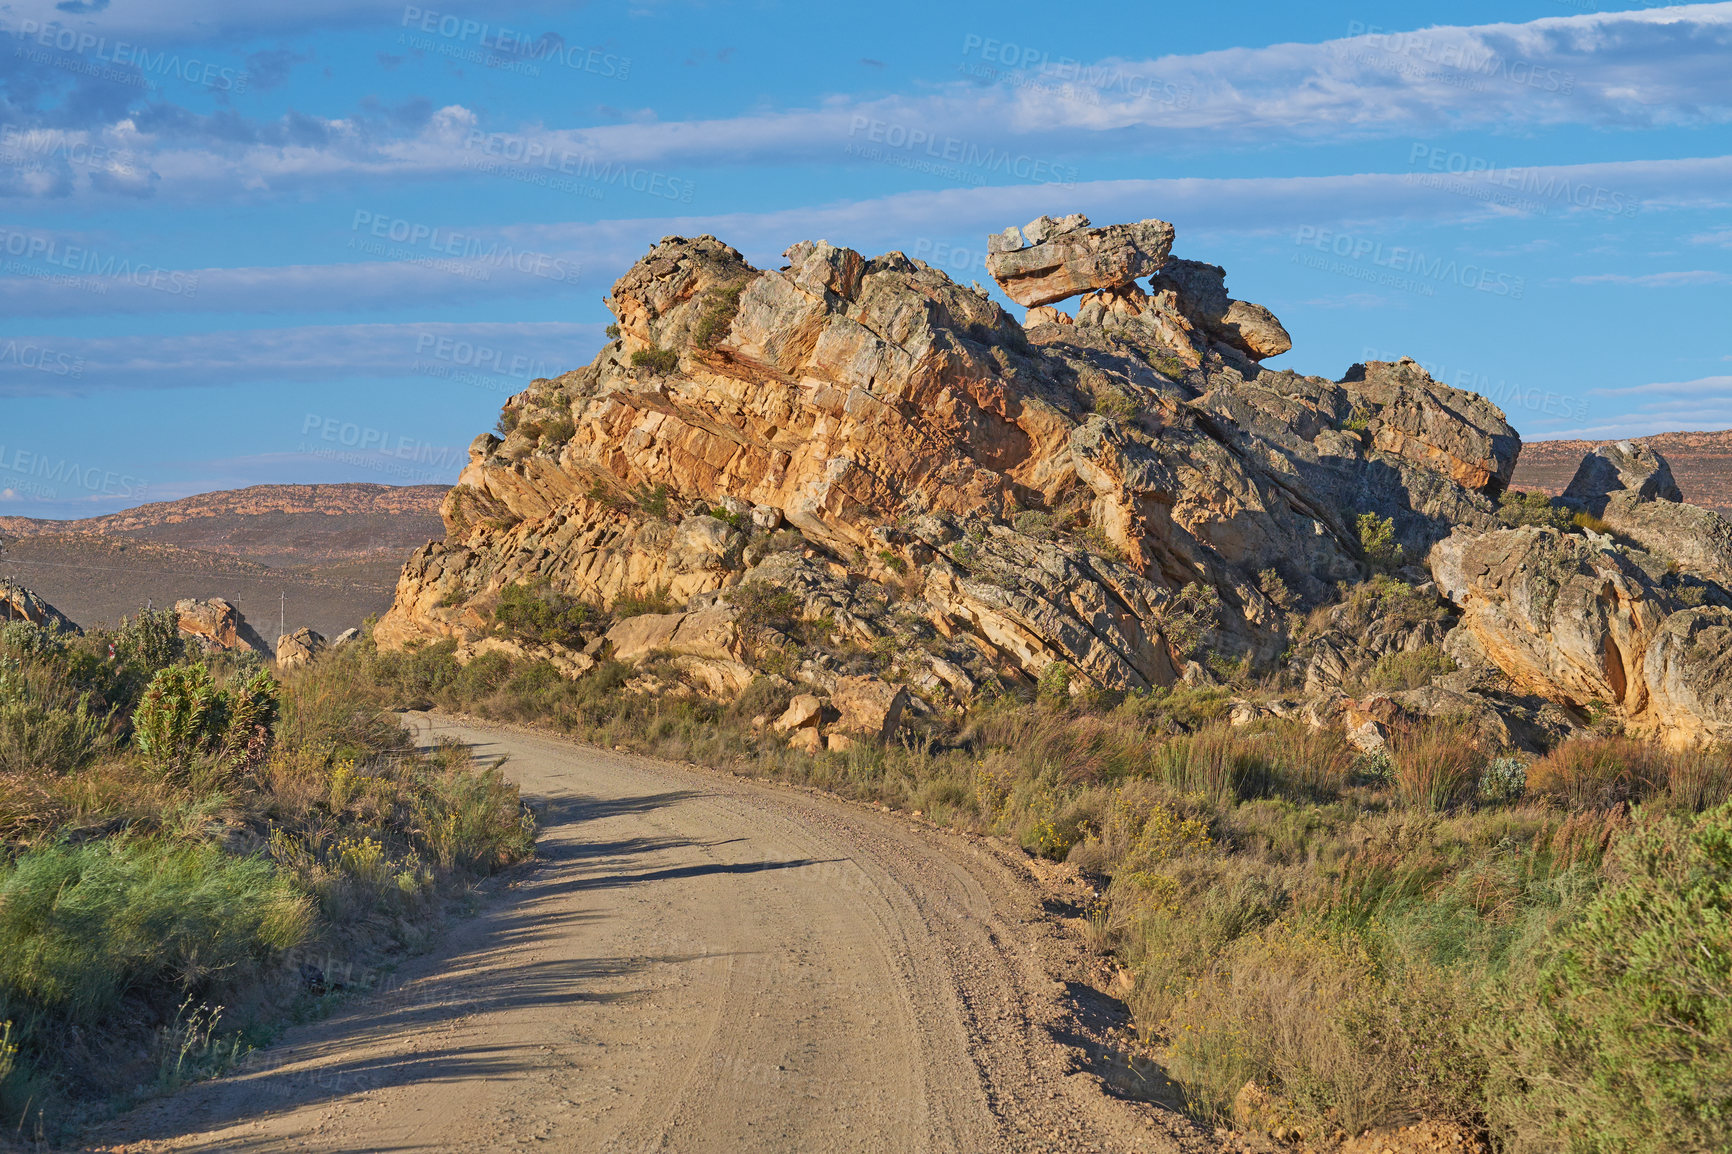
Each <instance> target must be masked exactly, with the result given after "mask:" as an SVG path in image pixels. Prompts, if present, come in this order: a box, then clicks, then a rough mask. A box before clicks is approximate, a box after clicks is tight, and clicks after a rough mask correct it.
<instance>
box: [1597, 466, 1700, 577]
mask: <svg viewBox="0 0 1732 1154" xmlns="http://www.w3.org/2000/svg"><path fill="white" fill-rule="evenodd" d="M1656 455H1658V454H1656ZM1594 504H1597V505H1598V507H1599V512H1598V516H1599V517H1600V519H1601V520H1603V521H1604V522H1605V523H1606V524H1607V525H1608V526H1610V527H1611V529H1612V531H1613V532H1614V533H1617V534H1618V535H1619V536H1622V537H1625V538H1628V539H1629V540H1631V541H1634V542H1635V543H1636V544H1637V545H1639V546H1641V547H1642V549H1643V550H1645V551H1646V552H1649V553H1654V554H1657V555H1659V556H1662V557H1665V558H1668V559H1669V560H1672V561H1675V562H1677V563H1678V566H1679V568H1680V569H1682V570H1684V571H1685V572H1688V573H1694V574H1698V575H1700V576H1702V577H1705V578H1707V579H1708V580H1709V581H1712V582H1714V583H1716V584H1719V585H1721V586H1723V587H1725V588H1728V589H1732V521H1728V520H1727V519H1726V518H1725V517H1723V516H1722V515H1721V514H1719V513H1718V512H1716V511H1715V510H1713V509H1704V508H1702V507H1701V506H1699V505H1691V504H1687V503H1684V502H1679V501H1671V500H1665V499H1661V500H1642V499H1640V498H1639V496H1638V494H1637V492H1636V491H1622V492H1613V493H1611V494H1609V495H1608V496H1607V497H1606V499H1605V500H1604V501H1603V502H1594Z"/></svg>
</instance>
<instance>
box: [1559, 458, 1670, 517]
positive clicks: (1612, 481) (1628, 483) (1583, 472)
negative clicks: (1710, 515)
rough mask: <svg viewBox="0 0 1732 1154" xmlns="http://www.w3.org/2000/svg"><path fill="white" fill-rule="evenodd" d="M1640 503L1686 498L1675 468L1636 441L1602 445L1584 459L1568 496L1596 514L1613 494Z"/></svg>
mask: <svg viewBox="0 0 1732 1154" xmlns="http://www.w3.org/2000/svg"><path fill="white" fill-rule="evenodd" d="M1613 495H1619V496H1625V495H1627V496H1628V497H1630V498H1632V499H1634V500H1635V501H1637V502H1647V501H1682V500H1683V499H1684V495H1683V494H1682V493H1680V492H1679V491H1678V482H1677V481H1675V480H1673V479H1672V467H1671V466H1670V465H1668V464H1667V463H1666V458H1665V457H1663V456H1661V455H1660V454H1659V453H1658V452H1657V451H1656V450H1654V449H1653V448H1652V447H1651V446H1648V445H1643V444H1637V443H1635V442H1632V441H1618V442H1616V443H1614V444H1610V445H1602V446H1600V447H1599V448H1597V449H1595V450H1594V451H1593V452H1591V453H1589V454H1588V455H1587V456H1585V457H1583V458H1582V463H1581V464H1580V465H1579V466H1577V468H1576V475H1575V476H1574V477H1572V478H1571V479H1570V483H1569V486H1568V487H1567V488H1565V489H1564V499H1565V500H1566V501H1569V502H1571V503H1572V504H1578V505H1580V506H1581V507H1582V508H1584V509H1586V510H1587V511H1588V512H1590V513H1593V514H1595V515H1596V516H1597V515H1598V514H1599V513H1600V512H1601V511H1602V510H1603V509H1604V508H1605V506H1606V503H1607V501H1608V500H1609V499H1610V498H1611V497H1612V496H1613Z"/></svg>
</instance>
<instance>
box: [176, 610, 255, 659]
mask: <svg viewBox="0 0 1732 1154" xmlns="http://www.w3.org/2000/svg"><path fill="white" fill-rule="evenodd" d="M174 611H175V614H176V616H177V617H178V618H179V619H180V632H181V636H182V637H184V638H185V639H186V640H187V641H190V642H191V643H192V644H194V645H196V646H198V648H199V649H201V650H202V651H204V652H205V653H233V652H237V651H240V650H251V651H252V652H254V653H261V654H268V653H269V652H270V650H269V649H268V648H266V646H265V641H264V638H262V637H260V636H259V635H258V633H257V631H255V630H254V629H253V627H252V626H251V625H249V624H248V623H247V619H246V618H245V617H243V616H242V615H241V611H240V610H239V609H236V608H235V607H234V606H233V605H230V604H229V603H228V602H227V601H225V600H224V599H223V598H221V597H212V598H211V599H210V600H208V601H201V600H199V599H197V598H193V597H188V598H185V599H183V600H180V601H176V602H175V603H174Z"/></svg>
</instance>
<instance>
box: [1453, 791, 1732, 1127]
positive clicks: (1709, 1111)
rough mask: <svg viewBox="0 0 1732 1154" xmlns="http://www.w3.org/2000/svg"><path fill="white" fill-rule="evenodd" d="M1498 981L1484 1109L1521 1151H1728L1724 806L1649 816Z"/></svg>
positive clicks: (1731, 1049) (1729, 835)
mask: <svg viewBox="0 0 1732 1154" xmlns="http://www.w3.org/2000/svg"><path fill="white" fill-rule="evenodd" d="M1607 869H1608V872H1609V873H1610V875H1611V877H1612V878H1613V881H1612V883H1611V884H1610V885H1608V886H1607V887H1606V888H1605V889H1604V890H1602V891H1601V893H1600V894H1599V896H1597V897H1596V898H1595V899H1594V900H1593V901H1592V902H1590V903H1589V904H1588V906H1587V909H1586V911H1585V912H1584V913H1583V915H1582V917H1580V918H1579V919H1577V920H1576V921H1574V922H1573V923H1572V924H1570V925H1567V926H1566V927H1564V928H1563V929H1562V930H1561V931H1560V932H1559V933H1558V934H1557V935H1556V937H1555V938H1554V939H1553V940H1552V941H1551V942H1550V943H1548V944H1546V945H1545V946H1543V947H1542V950H1541V955H1542V956H1541V960H1540V961H1539V962H1538V964H1537V965H1535V966H1534V967H1532V968H1531V970H1529V971H1528V972H1526V973H1524V974H1522V975H1520V977H1519V978H1518V979H1517V980H1515V981H1513V982H1512V983H1511V984H1510V986H1509V987H1508V991H1507V993H1506V995H1505V998H1504V1003H1503V1005H1502V1006H1501V1007H1500V1010H1499V1012H1498V1013H1496V1014H1494V1015H1492V1016H1490V1018H1489V1019H1488V1022H1487V1030H1486V1033H1485V1037H1486V1039H1487V1041H1488V1044H1489V1046H1490V1048H1491V1053H1492V1069H1493V1082H1492V1090H1491V1094H1490V1107H1489V1110H1488V1113H1489V1115H1490V1118H1491V1120H1492V1122H1493V1123H1494V1126H1495V1127H1496V1128H1497V1129H1499V1130H1501V1131H1503V1132H1504V1134H1505V1135H1506V1136H1507V1137H1508V1138H1509V1139H1510V1140H1512V1141H1513V1142H1515V1143H1519V1144H1523V1145H1525V1146H1527V1147H1530V1148H1540V1149H1559V1150H1566V1149H1567V1150H1570V1151H1581V1152H1584V1154H1589V1152H1601V1151H1604V1152H1607V1154H1610V1152H1613V1151H1617V1152H1619V1154H1645V1152H1649V1151H1652V1152H1654V1154H1660V1152H1662V1151H1677V1150H1702V1151H1707V1150H1725V1149H1728V1148H1732V1089H1729V1087H1732V805H1725V806H1721V807H1719V808H1717V809H1714V810H1711V811H1709V812H1707V813H1705V814H1702V815H1701V816H1699V817H1696V818H1693V819H1687V818H1682V817H1677V816H1665V817H1650V818H1649V819H1648V820H1645V821H1643V822H1641V823H1640V824H1639V825H1638V826H1637V828H1636V829H1635V830H1634V831H1633V832H1632V833H1631V834H1630V835H1629V836H1627V837H1626V838H1624V839H1623V841H1622V842H1621V843H1619V844H1618V846H1617V847H1616V848H1615V849H1614V850H1613V852H1612V855H1611V858H1610V860H1609V861H1608V863H1607Z"/></svg>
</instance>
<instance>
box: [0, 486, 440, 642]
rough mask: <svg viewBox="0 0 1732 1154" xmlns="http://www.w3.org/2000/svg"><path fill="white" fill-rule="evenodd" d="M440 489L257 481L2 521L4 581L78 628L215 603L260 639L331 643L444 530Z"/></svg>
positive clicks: (381, 600)
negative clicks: (225, 605) (229, 608)
mask: <svg viewBox="0 0 1732 1154" xmlns="http://www.w3.org/2000/svg"><path fill="white" fill-rule="evenodd" d="M446 491H447V490H446V489H445V487H444V486H441V485H415V486H403V487H398V486H392V485H375V484H366V483H353V484H347V483H344V484H320V485H254V486H252V487H250V488H246V489H229V490H222V491H218V492H213V493H200V494H198V495H196V496H192V497H183V498H181V499H180V500H177V501H157V502H153V503H151V504H148V505H140V506H138V507H137V508H133V509H126V510H123V511H121V512H119V513H110V514H107V515H104V516H100V517H86V518H82V519H80V520H76V521H55V520H48V519H45V518H39V517H0V539H3V545H0V576H6V577H10V578H12V579H14V580H16V581H18V582H20V583H22V584H24V585H26V586H28V587H29V588H30V589H32V590H34V591H35V592H37V593H38V594H39V595H41V596H42V597H44V598H45V599H47V600H48V601H49V602H50V603H52V604H53V605H55V606H56V607H57V608H59V609H60V610H61V611H62V612H63V613H65V614H66V615H67V616H69V617H71V618H72V619H73V620H74V621H76V622H78V623H79V624H80V625H94V624H98V623H100V622H113V621H116V620H118V619H119V618H120V617H121V616H122V615H124V614H130V613H133V612H136V611H137V610H138V608H139V607H141V606H143V605H145V604H147V603H150V604H155V605H156V606H158V607H161V606H164V605H171V604H173V603H174V602H175V601H178V600H180V599H181V598H185V597H196V598H200V599H205V598H210V597H222V598H224V599H225V600H228V601H229V602H231V603H232V604H234V605H236V606H239V607H240V608H241V610H242V612H244V613H245V615H246V617H247V618H248V620H250V621H251V622H252V623H253V625H254V626H255V627H256V628H257V629H258V631H259V633H260V634H261V635H263V636H265V637H266V638H267V639H270V640H274V639H275V637H276V635H277V631H278V629H279V628H286V629H289V630H293V629H296V628H300V627H302V626H306V627H309V628H312V629H315V630H317V631H319V632H320V633H324V634H326V635H327V636H330V635H332V634H334V633H337V632H341V631H342V630H343V629H346V628H348V627H349V626H351V625H359V624H360V623H361V620H362V619H363V618H364V617H366V616H368V615H370V614H376V613H380V612H383V611H384V609H385V608H386V607H387V606H388V605H389V604H390V602H391V592H392V589H393V588H394V587H395V585H396V581H397V574H398V572H399V571H400V570H401V568H402V565H403V561H404V560H405V559H406V558H407V557H408V555H409V554H410V553H411V552H412V551H413V550H414V549H416V548H418V547H419V546H421V545H423V544H425V543H426V542H427V541H428V540H429V539H430V538H435V537H439V536H441V535H442V534H443V532H444V525H443V523H442V522H441V521H440V519H439V504H440V502H441V501H442V500H443V499H444V497H445V493H446Z"/></svg>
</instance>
